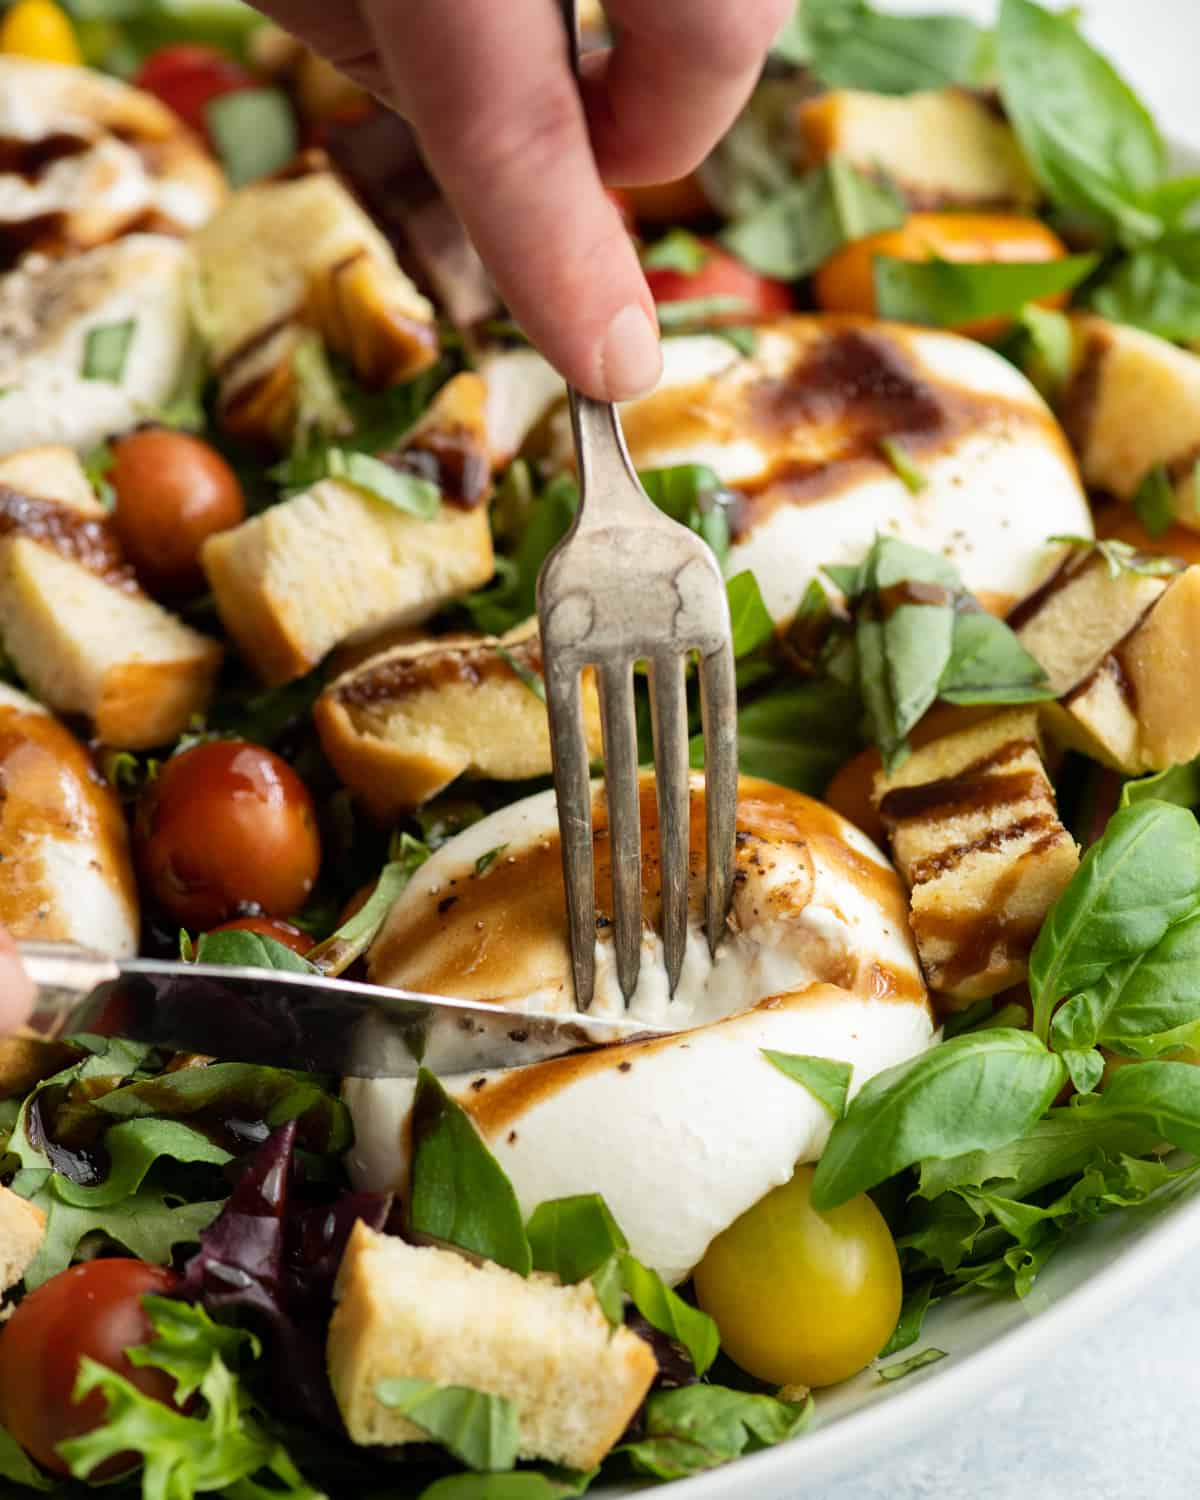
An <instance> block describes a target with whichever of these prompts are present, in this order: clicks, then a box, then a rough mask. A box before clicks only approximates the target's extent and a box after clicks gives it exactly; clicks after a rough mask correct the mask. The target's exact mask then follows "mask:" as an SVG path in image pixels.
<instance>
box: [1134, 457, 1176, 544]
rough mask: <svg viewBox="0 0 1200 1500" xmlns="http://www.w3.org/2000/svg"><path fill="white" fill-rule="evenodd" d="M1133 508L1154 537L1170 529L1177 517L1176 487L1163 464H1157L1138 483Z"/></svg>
mask: <svg viewBox="0 0 1200 1500" xmlns="http://www.w3.org/2000/svg"><path fill="white" fill-rule="evenodd" d="M1133 508H1134V511H1135V512H1136V513H1137V518H1138V520H1139V521H1140V522H1141V523H1142V525H1143V526H1144V527H1145V528H1146V530H1147V531H1148V532H1149V533H1150V535H1151V536H1152V537H1160V536H1162V534H1163V532H1164V531H1167V530H1169V529H1170V526H1171V523H1172V522H1173V521H1174V519H1175V487H1174V485H1173V484H1172V483H1171V479H1170V476H1169V475H1168V473H1167V471H1166V469H1165V468H1164V467H1163V465H1162V464H1155V466H1154V468H1152V469H1151V470H1150V472H1149V473H1148V474H1147V475H1146V477H1145V479H1143V480H1142V482H1141V484H1139V485H1138V487H1137V493H1136V494H1135V495H1134V497H1133Z"/></svg>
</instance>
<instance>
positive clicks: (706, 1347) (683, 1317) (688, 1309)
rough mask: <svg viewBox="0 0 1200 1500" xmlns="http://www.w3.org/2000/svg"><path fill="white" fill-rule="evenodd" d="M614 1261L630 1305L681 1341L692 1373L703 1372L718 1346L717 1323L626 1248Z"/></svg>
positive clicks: (654, 1325) (719, 1342)
mask: <svg viewBox="0 0 1200 1500" xmlns="http://www.w3.org/2000/svg"><path fill="white" fill-rule="evenodd" d="M617 1261H618V1264H619V1266H620V1268H621V1282H622V1284H623V1286H624V1288H625V1291H626V1292H627V1293H628V1295H629V1298H630V1300H631V1301H632V1303H633V1305H634V1307H636V1308H637V1310H638V1312H640V1313H641V1315H642V1317H643V1318H645V1320H646V1322H647V1323H649V1324H650V1326H651V1327H652V1328H657V1329H658V1331H659V1332H660V1333H665V1334H666V1335H667V1337H668V1338H671V1339H674V1340H675V1341H676V1343H679V1344H682V1345H683V1347H684V1348H685V1349H686V1350H687V1352H688V1358H689V1359H690V1360H691V1361H692V1364H693V1366H694V1367H695V1370H696V1374H697V1375H703V1374H704V1372H705V1371H706V1370H707V1369H708V1367H709V1365H711V1364H712V1362H713V1360H714V1359H716V1357H717V1351H718V1350H719V1349H720V1347H721V1337H720V1334H719V1333H718V1332H717V1325H716V1324H715V1323H714V1322H713V1320H712V1319H711V1318H710V1317H709V1315H708V1314H707V1313H706V1312H701V1311H700V1309H699V1308H698V1307H693V1306H692V1304H691V1303H690V1302H685V1301H684V1300H683V1298H682V1297H681V1296H680V1295H679V1293H678V1292H673V1291H672V1290H671V1288H670V1287H669V1286H668V1285H667V1284H666V1282H665V1281H664V1280H663V1279H662V1277H661V1276H660V1275H659V1274H658V1272H657V1271H652V1270H651V1269H650V1268H649V1266H644V1265H642V1263H641V1261H639V1260H634V1258H633V1256H632V1255H630V1254H629V1253H628V1252H627V1251H622V1252H620V1253H619V1254H618V1256H617Z"/></svg>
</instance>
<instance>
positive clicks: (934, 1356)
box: [879, 1349, 946, 1381]
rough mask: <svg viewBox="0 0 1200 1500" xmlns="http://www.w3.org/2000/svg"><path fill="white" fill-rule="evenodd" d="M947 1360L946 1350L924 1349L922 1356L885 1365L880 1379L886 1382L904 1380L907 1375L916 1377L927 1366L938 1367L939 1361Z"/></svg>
mask: <svg viewBox="0 0 1200 1500" xmlns="http://www.w3.org/2000/svg"><path fill="white" fill-rule="evenodd" d="M945 1358H946V1351H945V1350H944V1349H922V1350H921V1352H920V1354H914V1355H913V1356H912V1357H911V1358H910V1359H901V1360H898V1361H897V1362H896V1363H895V1364H892V1365H885V1366H884V1367H883V1369H882V1370H880V1372H879V1378H880V1380H885V1381H892V1380H903V1379H904V1377H905V1376H906V1375H915V1374H916V1372H917V1371H918V1370H923V1369H925V1368H926V1366H927V1365H936V1364H937V1362H938V1360H940V1359H945Z"/></svg>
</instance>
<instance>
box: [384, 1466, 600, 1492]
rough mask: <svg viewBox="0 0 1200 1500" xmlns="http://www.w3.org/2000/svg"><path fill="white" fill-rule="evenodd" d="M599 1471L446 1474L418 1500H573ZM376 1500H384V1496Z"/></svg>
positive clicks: (562, 1470)
mask: <svg viewBox="0 0 1200 1500" xmlns="http://www.w3.org/2000/svg"><path fill="white" fill-rule="evenodd" d="M598 1472H599V1471H598V1470H596V1469H593V1470H592V1472H591V1473H590V1474H573V1473H571V1472H570V1471H568V1470H567V1469H551V1470H549V1471H547V1472H545V1473H538V1472H537V1471H535V1470H531V1469H522V1470H520V1472H518V1473H515V1474H449V1475H447V1476H446V1478H445V1479H437V1480H435V1481H434V1482H433V1484H431V1485H430V1486H429V1488H428V1489H426V1490H422V1491H421V1495H420V1500H574V1497H575V1496H577V1495H582V1494H583V1493H584V1491H585V1490H586V1489H587V1487H588V1485H589V1484H591V1482H592V1480H593V1479H594V1478H595V1477H596V1475H597V1473H598ZM377 1500H384V1497H383V1496H379V1497H377Z"/></svg>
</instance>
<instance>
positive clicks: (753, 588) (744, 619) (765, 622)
mask: <svg viewBox="0 0 1200 1500" xmlns="http://www.w3.org/2000/svg"><path fill="white" fill-rule="evenodd" d="M725 587H726V593H727V594H728V596H729V618H730V621H731V623H732V626H733V654H734V656H735V657H737V658H738V659H739V660H740V659H741V658H742V657H743V656H749V655H750V653H751V652H752V651H757V650H758V648H759V647H760V646H765V645H766V643H767V642H768V641H769V640H770V639H771V637H772V636H773V635H774V634H775V624H774V621H773V620H772V619H771V616H770V614H769V613H768V612H767V606H766V605H765V604H764V603H763V596H762V591H761V590H760V589H759V587H758V579H757V578H755V576H754V574H753V573H751V572H750V571H749V570H747V571H746V572H744V573H738V574H736V575H735V576H734V577H733V578H731V579H730V580H729V582H728V583H727V584H726V586H725Z"/></svg>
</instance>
